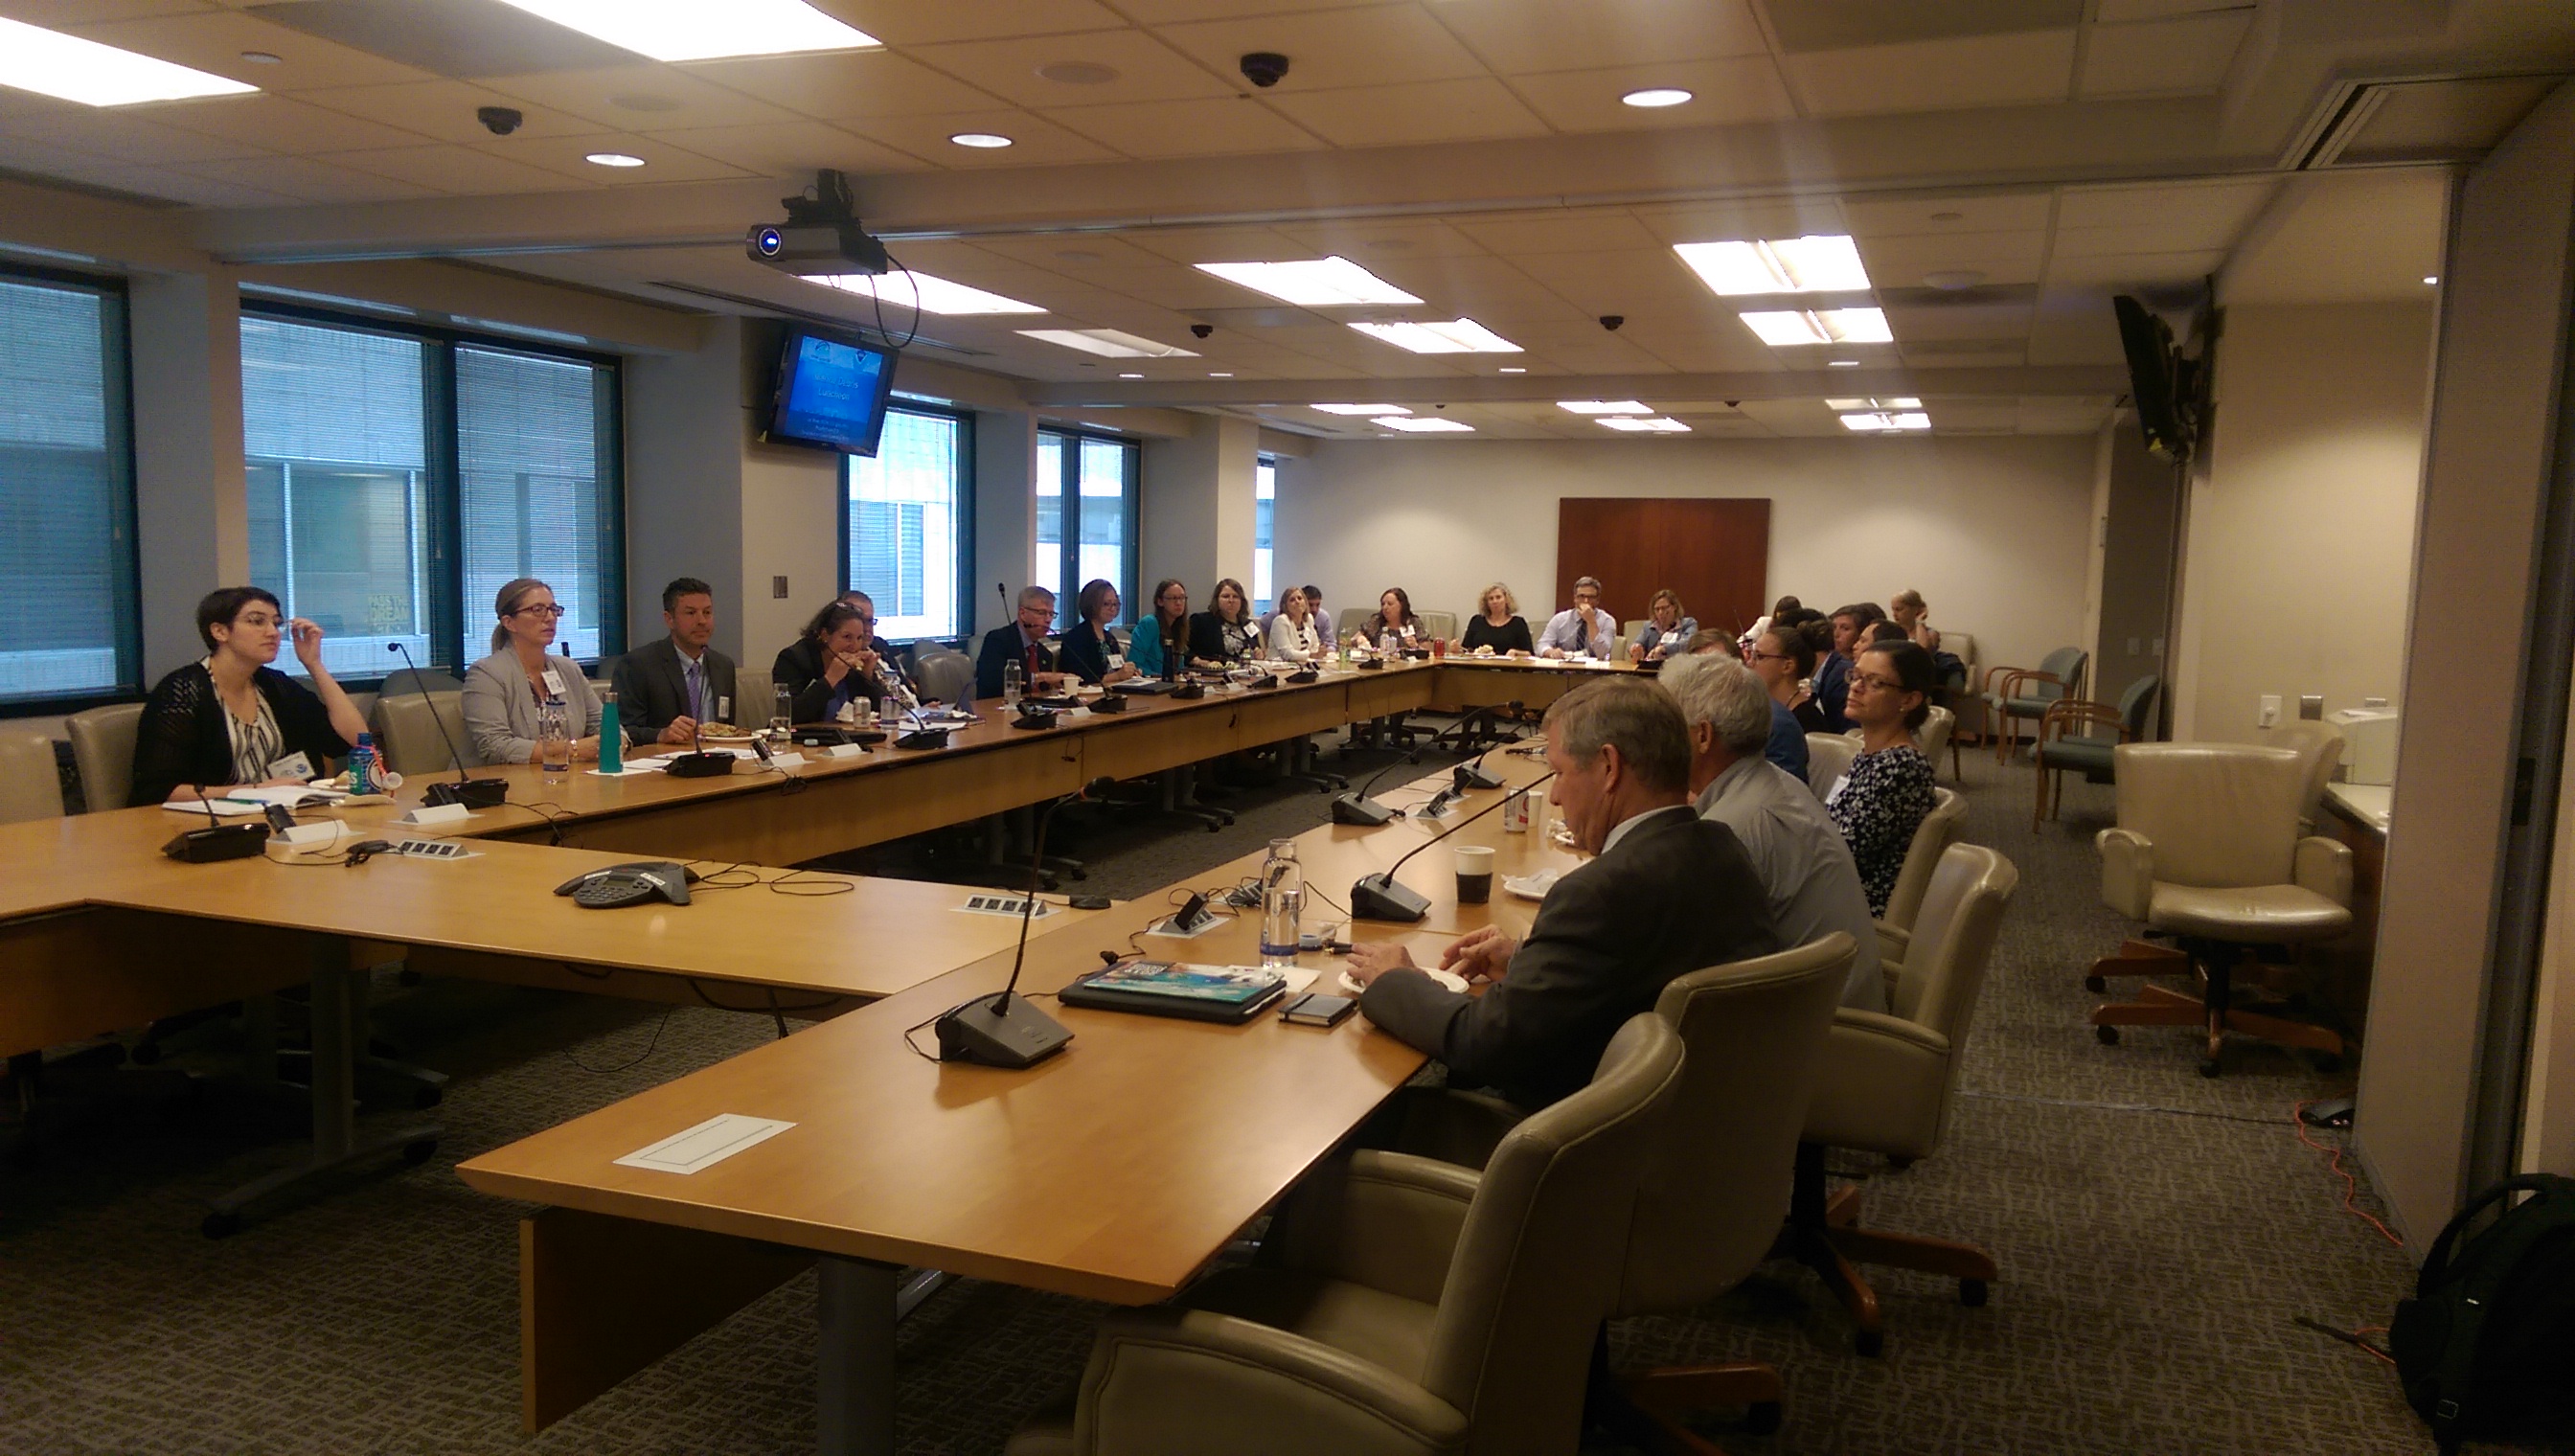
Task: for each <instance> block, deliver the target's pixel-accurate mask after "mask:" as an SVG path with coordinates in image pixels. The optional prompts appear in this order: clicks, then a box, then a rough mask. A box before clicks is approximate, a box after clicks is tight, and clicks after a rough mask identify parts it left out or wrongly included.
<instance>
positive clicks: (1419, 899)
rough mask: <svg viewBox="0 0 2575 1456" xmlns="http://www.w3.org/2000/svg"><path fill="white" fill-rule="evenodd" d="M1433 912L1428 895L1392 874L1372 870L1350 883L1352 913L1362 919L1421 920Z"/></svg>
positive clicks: (1415, 922) (1411, 922)
mask: <svg viewBox="0 0 2575 1456" xmlns="http://www.w3.org/2000/svg"><path fill="white" fill-rule="evenodd" d="M1429 913H1430V900H1429V897H1428V896H1426V895H1424V894H1422V893H1421V892H1420V891H1419V890H1416V889H1413V888H1412V887H1411V886H1409V885H1407V884H1405V883H1404V882H1403V881H1401V880H1399V879H1395V878H1393V877H1392V876H1390V875H1384V874H1370V875H1365V876H1363V877H1361V878H1360V879H1359V880H1358V881H1357V882H1356V883H1353V884H1352V885H1351V886H1350V914H1351V916H1352V917H1353V918H1356V919H1361V920H1392V921H1394V922H1396V923H1398V924H1404V925H1411V924H1418V923H1419V922H1420V921H1421V918H1422V917H1423V916H1425V915H1427V914H1429Z"/></svg>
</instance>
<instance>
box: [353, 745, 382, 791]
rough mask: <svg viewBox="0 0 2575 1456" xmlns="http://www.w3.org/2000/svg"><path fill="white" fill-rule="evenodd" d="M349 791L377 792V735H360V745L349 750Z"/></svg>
mask: <svg viewBox="0 0 2575 1456" xmlns="http://www.w3.org/2000/svg"><path fill="white" fill-rule="evenodd" d="M349 791H350V792H351V793H373V792H375V791H376V735H375V734H374V733H360V734H358V745H357V746H356V747H354V748H351V749H350V750H349Z"/></svg>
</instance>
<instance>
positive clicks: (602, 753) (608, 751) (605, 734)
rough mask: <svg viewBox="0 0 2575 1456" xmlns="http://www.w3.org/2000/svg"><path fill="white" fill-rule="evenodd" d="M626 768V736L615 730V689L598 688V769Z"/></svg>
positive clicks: (609, 771) (617, 769) (614, 771)
mask: <svg viewBox="0 0 2575 1456" xmlns="http://www.w3.org/2000/svg"><path fill="white" fill-rule="evenodd" d="M625 768H626V736H625V734H623V733H620V732H619V731H618V730H617V690H616V689H614V688H602V689H600V690H599V771H600V772H602V773H619V772H623V771H625Z"/></svg>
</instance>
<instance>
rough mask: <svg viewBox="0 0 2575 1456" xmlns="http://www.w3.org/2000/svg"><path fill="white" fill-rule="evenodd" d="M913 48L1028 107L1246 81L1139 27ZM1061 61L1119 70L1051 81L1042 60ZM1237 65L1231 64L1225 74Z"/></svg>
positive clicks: (1153, 96) (1231, 89)
mask: <svg viewBox="0 0 2575 1456" xmlns="http://www.w3.org/2000/svg"><path fill="white" fill-rule="evenodd" d="M912 55H913V56H914V57H915V58H917V59H919V60H921V61H923V62H924V63H926V64H928V65H931V66H935V67H937V68H938V69H939V70H942V71H945V72H947V73H948V74H949V75H951V76H956V77H959V78H961V79H963V80H965V81H967V82H969V83H971V84H973V85H975V86H978V87H980V88H982V89H983V90H986V91H990V92H992V93H993V94H994V95H996V96H999V97H1001V98H1003V99H1004V100H1006V101H1012V102H1016V103H1018V104H1019V105H1022V106H1028V107H1057V106H1095V105H1108V104H1111V103H1114V102H1125V101H1190V100H1202V99H1209V98H1217V97H1228V98H1230V97H1232V96H1233V95H1234V94H1235V93H1236V91H1238V90H1239V89H1240V88H1241V82H1240V81H1237V82H1236V83H1235V84H1233V85H1229V84H1227V83H1226V82H1225V81H1224V80H1223V79H1221V78H1220V76H1219V74H1218V73H1216V72H1213V71H1210V70H1209V69H1208V68H1207V67H1205V66H1202V65H1200V64H1199V63H1198V62H1197V61H1194V60H1192V59H1190V58H1189V57H1187V56H1184V55H1182V54H1181V53H1180V52H1178V51H1176V50H1174V49H1172V48H1171V47H1170V46H1168V45H1165V44H1164V43H1163V42H1161V41H1159V40H1156V39H1155V38H1154V37H1152V36H1150V35H1147V34H1146V33H1145V32H1143V31H1141V30H1102V31H1092V32H1088V33H1086V34H1083V35H1062V36H1035V37H1022V38H1019V39H1016V40H984V41H962V42H957V43H954V44H950V45H938V46H922V47H919V48H918V49H916V50H914V51H913V52H912ZM1058 64H1064V65H1078V66H1095V67H1105V68H1107V69H1108V70H1111V71H1114V72H1116V73H1117V75H1116V76H1115V78H1113V79H1111V80H1108V81H1103V82H1099V83H1097V84H1080V83H1069V82H1064V81H1053V80H1049V79H1047V78H1046V77H1044V76H1041V75H1039V74H1038V71H1039V68H1040V67H1044V66H1053V65H1058ZM1233 72H1234V68H1233V66H1232V65H1231V64H1229V65H1228V66H1227V67H1226V71H1225V73H1224V74H1227V75H1232V74H1233Z"/></svg>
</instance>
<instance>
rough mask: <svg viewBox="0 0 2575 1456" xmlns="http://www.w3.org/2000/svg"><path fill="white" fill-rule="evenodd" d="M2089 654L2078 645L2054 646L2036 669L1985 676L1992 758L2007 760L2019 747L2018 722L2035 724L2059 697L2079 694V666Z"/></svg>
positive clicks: (1998, 671)
mask: <svg viewBox="0 0 2575 1456" xmlns="http://www.w3.org/2000/svg"><path fill="white" fill-rule="evenodd" d="M2090 661H2091V659H2090V655H2088V654H2086V653H2085V652H2084V651H2083V650H2082V649H2081V648H2058V649H2057V650H2056V651H2054V652H2052V653H2049V654H2048V655H2047V656H2046V657H2045V658H2043V659H2041V660H2040V661H2039V665H2038V666H2037V667H2036V668H1996V669H1993V670H1992V671H1991V672H1988V673H1987V674H1986V675H1985V695H1984V700H1985V723H1986V725H1987V726H1988V728H1991V729H1993V730H1994V731H1996V732H1997V733H1998V734H1999V736H1997V737H1996V738H1995V740H1994V761H1995V762H1997V763H2002V762H2008V761H2010V758H2011V755H2012V752H2013V751H2014V750H2015V749H2017V748H2018V747H2020V725H2021V724H2022V723H2023V722H2028V723H2031V724H2035V723H2037V722H2038V721H2039V720H2040V719H2043V718H2045V717H2046V716H2047V710H2048V708H2049V706H2050V705H2052V704H2054V703H2055V702H2056V701H2057V700H2058V699H2060V698H2080V697H2082V696H2083V668H2084V665H2085V664H2086V663H2088V662H2090Z"/></svg>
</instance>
